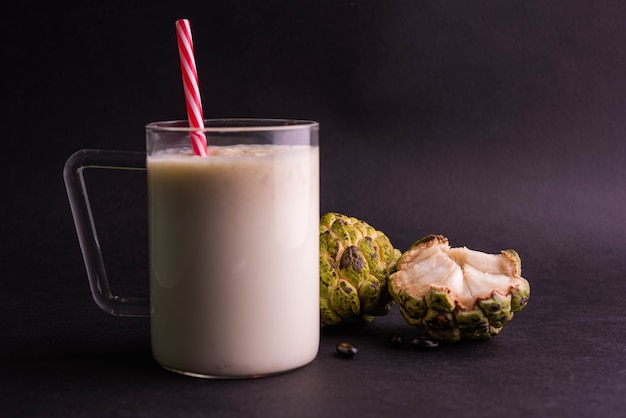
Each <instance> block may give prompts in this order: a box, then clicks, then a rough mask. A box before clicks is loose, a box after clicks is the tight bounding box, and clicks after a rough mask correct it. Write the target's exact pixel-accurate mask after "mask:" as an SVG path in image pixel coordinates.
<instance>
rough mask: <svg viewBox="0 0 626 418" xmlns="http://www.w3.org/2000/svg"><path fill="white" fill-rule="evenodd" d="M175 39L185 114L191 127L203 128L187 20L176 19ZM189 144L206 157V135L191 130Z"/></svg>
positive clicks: (197, 153)
mask: <svg viewBox="0 0 626 418" xmlns="http://www.w3.org/2000/svg"><path fill="white" fill-rule="evenodd" d="M176 39H177V40H178V53H179V55H180V69H181V71H182V74H183V87H184V89H185V103H186V105H187V116H188V117H189V126H190V127H191V128H198V129H202V128H204V116H203V115H202V102H201V101H200V89H199V88H198V73H197V71H196V60H195V58H194V53H193V41H192V39H191V27H190V26H189V20H187V19H180V20H177V21H176ZM190 136H191V146H192V148H193V152H194V153H195V154H196V155H199V156H202V157H206V156H207V154H208V152H207V143H206V136H205V135H204V132H202V131H191V132H190Z"/></svg>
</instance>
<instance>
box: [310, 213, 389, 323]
mask: <svg viewBox="0 0 626 418" xmlns="http://www.w3.org/2000/svg"><path fill="white" fill-rule="evenodd" d="M400 255H401V252H400V251H399V250H397V249H396V248H394V247H393V245H392V244H391V242H390V241H389V238H387V236H386V235H385V234H383V233H382V232H380V231H377V230H376V229H374V228H373V227H371V226H370V225H368V224H367V223H365V222H363V221H361V220H358V219H356V218H353V217H348V216H346V215H342V214H339V213H332V212H329V213H326V214H325V215H323V216H322V218H321V221H320V315H321V323H322V326H324V325H332V324H338V323H340V322H342V321H344V320H347V319H357V320H359V319H360V320H363V321H365V322H369V321H370V320H372V319H373V316H382V315H386V314H387V313H389V311H390V309H391V305H392V304H393V300H392V298H391V295H390V294H389V289H388V286H387V283H388V279H389V275H390V274H391V272H392V271H393V270H394V269H395V266H396V261H397V260H398V258H399V257H400Z"/></svg>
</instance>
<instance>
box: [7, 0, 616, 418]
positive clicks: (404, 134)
mask: <svg viewBox="0 0 626 418" xmlns="http://www.w3.org/2000/svg"><path fill="white" fill-rule="evenodd" d="M2 9H3V10H2V14H1V19H2V25H1V30H2V42H1V44H2V63H3V73H4V75H3V77H2V95H1V97H2V98H1V103H2V110H1V114H2V120H3V123H2V131H1V133H0V137H1V138H2V144H3V150H4V152H5V154H4V162H3V164H2V175H1V178H2V193H3V198H2V202H3V203H2V204H1V205H0V207H1V209H0V210H1V212H0V214H1V215H2V219H3V220H4V222H3V223H2V227H1V228H2V229H1V231H2V234H1V236H2V242H3V243H2V264H3V275H2V278H1V279H0V280H1V281H0V283H1V286H0V321H1V322H0V325H1V327H0V355H1V356H2V358H3V360H4V364H3V367H2V371H1V372H0V385H1V387H2V390H1V391H0V410H1V411H2V415H3V416H63V417H67V416H178V415H180V416H241V417H243V416H259V417H266V416H305V417H308V416H310V417H320V416H331V417H335V416H356V417H358V416H365V417H369V416H412V415H413V416H495V415H505V416H511V417H515V416H568V417H574V416H576V417H578V416H579V417H618V416H624V415H625V412H624V408H626V401H625V400H624V395H625V394H626V360H625V358H626V337H625V334H626V332H625V331H626V314H625V313H624V295H626V280H625V277H626V257H624V255H623V254H624V247H625V246H626V215H625V213H626V211H625V209H624V207H625V206H626V164H625V163H626V159H625V155H626V152H625V151H626V145H625V140H626V138H625V137H626V117H625V114H626V113H625V112H626V48H624V45H626V25H624V19H625V17H626V16H625V12H626V6H624V3H623V2H619V1H603V2H594V1H582V0H573V1H544V2H518V1H494V2H491V1H489V2H467V1H441V2H425V1H408V0H407V1H388V2H379V1H356V0H355V1H343V0H339V1H337V0H333V1H315V2H314V1H305V2H286V1H285V2H277V1H269V2H252V1H232V2H197V4H192V3H188V2H185V1H178V2H172V4H165V3H164V2H159V3H157V2H150V3H148V2H146V4H143V5H140V4H138V3H134V2H119V4H117V2H95V1H88V2H84V1H83V2H65V4H62V5H61V4H58V2H49V3H44V4H37V5H36V6H35V5H32V4H30V3H27V2H17V1H8V2H5V3H3V7H2ZM180 17H189V18H190V19H191V21H192V26H193V29H194V38H195V44H196V45H195V46H196V54H197V60H198V71H199V73H200V85H201V90H202V95H203V101H204V107H205V115H206V116H211V117H226V116H247V117H294V118H310V119H317V120H319V121H320V123H321V127H322V130H321V146H322V148H321V149H322V175H321V177H322V178H321V180H322V202H321V205H322V211H328V210H333V211H339V212H344V213H347V214H350V215H354V216H357V217H360V218H362V219H364V220H366V221H368V222H369V223H371V224H372V225H374V226H375V227H377V228H379V229H382V230H383V231H385V232H387V234H388V235H389V236H390V238H391V239H392V241H393V243H394V244H395V245H396V246H397V247H399V248H402V249H405V248H406V247H407V246H408V245H409V244H410V243H411V242H412V241H413V240H415V239H417V238H419V237H421V236H423V235H425V234H427V233H431V232H434V233H442V234H445V235H446V236H448V237H449V238H450V240H451V243H452V245H455V246H460V245H466V246H468V247H470V248H474V249H479V250H482V251H488V252H496V251H499V250H500V249H503V248H515V249H517V250H518V251H519V253H520V255H521V257H522V261H523V273H524V276H525V277H526V278H527V279H528V280H529V281H530V283H531V286H532V293H531V300H530V303H529V305H528V307H527V308H526V309H525V310H524V311H522V312H520V313H519V314H517V315H516V316H515V318H514V319H513V321H512V322H511V323H510V324H509V325H508V326H507V327H506V328H505V330H504V331H503V332H502V333H501V334H500V335H499V336H497V337H496V338H495V339H493V340H491V341H487V342H481V343H461V344H454V345H445V346H441V347H439V348H438V349H436V350H432V351H428V352H421V351H414V350H411V349H408V348H406V349H401V350H393V349H391V348H389V347H388V346H387V342H386V338H387V334H389V333H390V332H392V331H399V332H402V333H403V334H405V335H407V336H409V335H412V333H414V331H413V330H411V329H410V328H409V327H408V326H407V325H405V324H404V322H403V320H402V319H401V318H400V316H399V314H398V311H397V309H394V311H393V312H392V313H391V314H390V315H389V316H387V317H384V318H379V319H377V320H376V321H375V322H374V323H373V324H370V325H368V326H360V327H358V326H352V325H347V326H339V327H335V328H328V329H324V330H323V332H322V342H321V346H320V352H319V355H318V357H317V359H316V360H315V361H314V362H313V363H312V364H310V365H309V366H307V367H305V368H303V369H301V370H298V371H295V372H293V373H289V374H285V375H280V376H276V377H271V378H267V379H261V380H242V381H209V380H199V379H193V378H187V377H183V376H178V375H176V374H173V373H170V372H167V371H164V370H161V369H160V368H159V367H158V366H157V365H156V364H155V363H154V362H153V360H152V358H151V353H150V346H149V324H148V321H147V320H146V319H128V318H117V317H112V316H108V315H107V314H105V313H104V312H102V311H100V310H99V308H97V307H96V306H95V304H94V303H93V302H92V301H91V296H90V294H89V288H88V285H87V279H86V275H85V271H84V267H83V264H82V259H81V255H80V251H79V248H78V242H77V239H76V235H75V233H74V230H73V224H72V220H71V215H70V211H69V206H68V203H67V199H66V197H65V190H64V186H63V182H62V175H61V173H62V167H63V163H64V161H65V159H66V158H67V157H69V155H70V154H71V153H72V152H73V151H75V150H77V149H79V148H107V149H129V150H141V149H143V146H144V142H143V141H144V133H143V125H144V124H145V123H147V122H150V121H154V120H163V119H174V118H184V117H185V114H184V112H185V109H184V103H183V100H182V97H183V96H182V88H181V81H180V70H179V67H178V56H177V50H176V44H175V35H174V21H175V20H176V19H177V18H180ZM93 181H94V184H96V185H98V184H100V185H103V186H104V187H100V189H99V192H98V193H99V194H98V196H99V197H98V198H97V199H96V200H97V201H98V202H99V208H98V209H97V210H98V214H99V215H98V219H99V223H100V225H102V226H101V229H102V232H101V235H102V236H101V238H102V241H103V246H104V251H105V254H106V255H107V260H108V263H109V269H110V271H109V274H110V276H111V277H112V279H114V280H116V286H118V288H119V289H120V291H131V290H135V289H142V290H141V291H145V287H144V286H145V284H146V283H147V280H146V279H147V276H146V269H145V264H146V244H145V237H146V231H145V195H144V194H143V193H144V184H143V182H144V179H143V178H141V176H139V177H130V178H116V179H109V178H107V179H97V178H96V179H94V180H93ZM343 340H346V341H350V342H352V343H353V344H355V345H357V346H358V347H359V353H358V355H357V356H356V357H355V358H353V359H351V360H346V359H340V358H337V356H336V355H335V351H334V350H335V345H336V344H337V343H338V342H340V341H343Z"/></svg>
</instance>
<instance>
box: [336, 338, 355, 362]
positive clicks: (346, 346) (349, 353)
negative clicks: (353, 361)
mask: <svg viewBox="0 0 626 418" xmlns="http://www.w3.org/2000/svg"><path fill="white" fill-rule="evenodd" d="M358 352H359V349H358V348H356V347H355V346H353V345H352V344H350V343H346V342H341V343H339V344H337V354H339V356H340V357H344V358H352V357H354V356H355V355H356V353H358Z"/></svg>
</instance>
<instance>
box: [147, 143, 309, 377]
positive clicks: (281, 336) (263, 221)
mask: <svg viewBox="0 0 626 418" xmlns="http://www.w3.org/2000/svg"><path fill="white" fill-rule="evenodd" d="M209 153H210V154H211V155H210V156H209V157H206V158H203V157H197V156H193V155H191V153H184V152H178V153H168V152H162V153H159V154H156V155H151V156H149V157H148V160H147V167H148V190H149V203H150V246H151V249H150V258H151V295H150V297H151V306H152V315H151V316H152V317H151V324H152V325H151V326H152V346H153V352H154V356H155V359H156V360H157V361H158V362H159V363H160V364H161V365H163V366H164V367H166V368H169V369H173V370H176V371H180V372H184V373H188V374H197V375H209V376H222V377H244V376H256V375H266V374H271V373H278V372H282V371H286V370H290V369H294V368H297V367H300V366H303V365H305V364H307V363H309V362H311V361H312V360H313V359H314V358H315V356H316V355H317V351H318V347H319V238H318V237H319V229H318V228H319V227H318V225H319V148H318V147H317V146H288V145H237V146H228V147H210V148H209Z"/></svg>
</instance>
